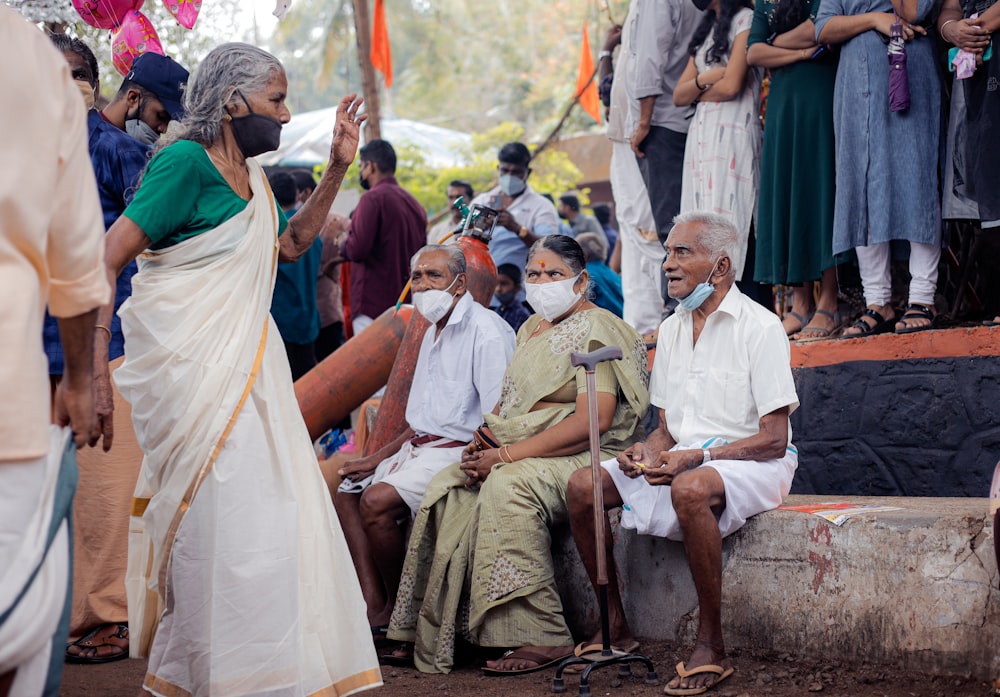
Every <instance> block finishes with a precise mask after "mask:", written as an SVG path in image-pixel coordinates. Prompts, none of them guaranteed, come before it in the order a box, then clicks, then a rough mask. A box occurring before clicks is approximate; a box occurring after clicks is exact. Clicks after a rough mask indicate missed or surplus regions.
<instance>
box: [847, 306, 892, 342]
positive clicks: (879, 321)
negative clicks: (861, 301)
mask: <svg viewBox="0 0 1000 697" xmlns="http://www.w3.org/2000/svg"><path fill="white" fill-rule="evenodd" d="M865 317H871V318H872V319H873V320H875V324H873V325H872V324H868V322H865V320H864V318H865ZM895 323H896V318H895V317H893V318H892V319H886V318H885V317H883V316H882V313H881V312H878V311H877V310H873V309H871V308H870V307H869V308H868V309H867V310H865V311H864V312H863V313H862V314H861V316H860V317H858V318H857V319H856V320H854V324H852V325H851V326H850V327H848V329H860V330H861V331H859V332H857V333H855V334H847V333H846V330H845V333H843V334H841V335H840V338H841V339H858V338H860V337H863V336H872V335H874V334H885V333H886V332H888V331H890V330H892V327H893V325H894V324H895Z"/></svg>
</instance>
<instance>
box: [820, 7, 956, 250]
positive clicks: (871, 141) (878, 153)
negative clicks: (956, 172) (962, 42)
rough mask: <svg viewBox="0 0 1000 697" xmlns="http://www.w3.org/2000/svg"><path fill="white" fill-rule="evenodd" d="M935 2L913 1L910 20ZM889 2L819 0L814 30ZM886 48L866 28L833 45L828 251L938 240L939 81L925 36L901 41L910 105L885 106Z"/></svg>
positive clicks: (922, 18)
mask: <svg viewBox="0 0 1000 697" xmlns="http://www.w3.org/2000/svg"><path fill="white" fill-rule="evenodd" d="M935 5H936V0H918V1H917V15H918V23H921V24H923V23H926V22H928V21H929V19H930V16H931V12H932V10H934V8H935ZM892 11H893V8H892V3H891V2H890V0H823V3H822V5H821V6H820V9H819V13H818V15H817V17H816V36H817V37H818V36H819V34H820V32H821V31H822V30H823V27H824V26H825V25H826V23H827V21H829V19H830V18H831V17H836V16H839V15H857V14H862V13H865V12H892ZM886 54H887V46H886V44H885V43H884V42H883V41H882V38H880V34H879V33H878V32H876V31H874V30H872V31H866V32H864V33H862V34H858V35H857V36H855V37H854V38H852V39H850V40H849V41H847V42H846V43H845V44H843V46H842V47H841V52H840V65H839V67H838V69H837V83H836V88H835V90H834V94H833V120H834V133H835V136H836V148H837V201H836V204H835V207H834V218H833V252H834V254H839V253H841V252H844V251H847V250H849V249H851V248H853V247H863V246H866V245H868V244H878V243H882V242H887V241H889V240H909V241H911V242H920V243H923V244H933V243H935V242H937V241H938V240H939V239H940V235H939V233H940V229H941V206H940V195H939V192H938V147H939V143H940V138H941V133H940V132H941V83H940V77H939V74H938V69H937V66H936V65H935V62H934V61H935V58H934V41H933V39H932V38H931V37H930V36H927V37H921V38H917V39H914V40H913V41H909V42H907V44H906V55H907V73H908V75H909V83H910V98H911V102H910V108H909V109H908V110H906V111H900V112H891V111H889V65H888V58H887V55H886Z"/></svg>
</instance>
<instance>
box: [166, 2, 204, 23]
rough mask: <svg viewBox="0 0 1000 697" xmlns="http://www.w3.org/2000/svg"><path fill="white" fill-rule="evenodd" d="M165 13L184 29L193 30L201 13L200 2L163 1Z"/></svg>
mask: <svg viewBox="0 0 1000 697" xmlns="http://www.w3.org/2000/svg"><path fill="white" fill-rule="evenodd" d="M163 4H164V5H165V6H166V8H167V11H168V12H169V13H170V14H172V15H173V16H174V19H176V20H177V23H178V24H180V25H181V26H182V27H184V28H185V29H193V28H194V23H195V21H197V19H198V12H200V11H201V0H163Z"/></svg>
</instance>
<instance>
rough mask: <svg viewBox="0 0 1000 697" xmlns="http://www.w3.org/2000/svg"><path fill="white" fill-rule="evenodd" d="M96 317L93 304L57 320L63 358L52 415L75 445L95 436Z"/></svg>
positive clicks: (84, 443)
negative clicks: (89, 308) (94, 366)
mask: <svg viewBox="0 0 1000 697" xmlns="http://www.w3.org/2000/svg"><path fill="white" fill-rule="evenodd" d="M96 320H97V308H94V309H93V310H90V311H88V312H85V313H83V314H81V315H76V316H75V317H60V318H58V320H57V321H58V322H59V339H60V341H61V342H62V347H63V355H64V357H65V361H66V362H65V368H64V369H63V377H62V380H60V381H59V386H58V387H57V388H56V396H55V419H56V423H57V424H58V425H60V426H70V427H71V428H72V429H73V440H74V441H75V442H76V447H78V448H82V447H83V446H84V445H86V444H87V443H89V442H91V440H92V439H93V440H96V438H97V435H96V422H97V420H96V416H95V414H94V393H93V380H94V375H93V365H94V324H95V322H96Z"/></svg>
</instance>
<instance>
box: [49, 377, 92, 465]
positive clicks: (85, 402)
mask: <svg viewBox="0 0 1000 697" xmlns="http://www.w3.org/2000/svg"><path fill="white" fill-rule="evenodd" d="M68 383H69V380H67V379H65V378H64V379H63V380H61V381H60V382H59V385H58V386H57V387H56V395H55V401H54V410H55V422H56V425H58V426H69V427H70V428H72V429H73V442H74V443H76V447H77V448H82V447H83V446H85V445H87V444H88V443H90V441H91V439H93V440H94V442H95V443H96V442H97V426H96V424H97V418H96V415H95V414H94V395H93V389H92V387H91V386H90V385H87V386H86V387H79V386H78V387H74V386H72V385H69V384H68Z"/></svg>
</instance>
